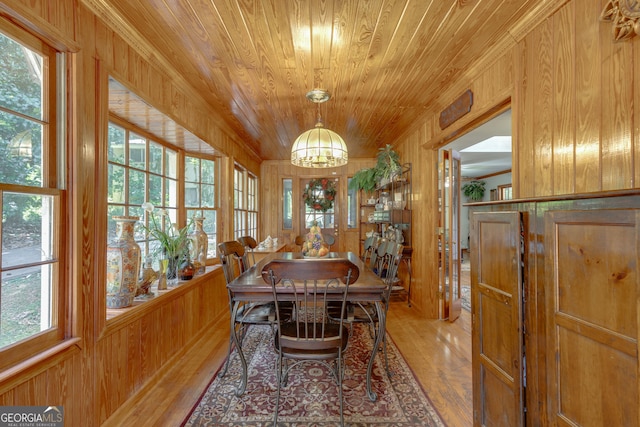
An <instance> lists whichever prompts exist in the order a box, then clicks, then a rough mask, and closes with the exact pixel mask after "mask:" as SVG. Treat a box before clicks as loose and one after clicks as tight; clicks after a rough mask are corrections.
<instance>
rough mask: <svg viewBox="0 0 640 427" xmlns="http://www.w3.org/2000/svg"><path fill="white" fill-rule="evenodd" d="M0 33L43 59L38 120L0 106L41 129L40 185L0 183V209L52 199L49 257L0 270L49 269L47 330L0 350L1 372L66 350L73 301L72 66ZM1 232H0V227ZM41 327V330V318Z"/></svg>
mask: <svg viewBox="0 0 640 427" xmlns="http://www.w3.org/2000/svg"><path fill="white" fill-rule="evenodd" d="M0 32H1V33H2V34H3V35H4V36H6V37H8V38H10V39H12V40H13V41H14V42H16V43H18V44H20V45H22V46H24V47H25V48H27V49H29V50H30V51H33V52H35V53H37V54H39V55H41V56H42V70H41V71H42V80H41V85H42V91H41V102H42V105H41V113H40V117H39V118H36V117H33V116H28V115H25V114H22V113H20V112H18V111H16V110H12V109H11V108H8V107H4V106H3V107H0V110H1V111H2V112H3V113H5V114H10V115H12V116H15V117H20V118H23V119H26V120H29V121H31V122H33V123H37V124H38V125H40V126H42V135H41V144H42V147H41V183H40V185H39V186H33V185H23V184H14V183H0V207H2V201H3V199H4V195H5V193H10V194H19V195H38V196H42V197H43V199H44V198H50V200H51V201H50V204H51V206H50V210H49V212H50V217H49V221H48V222H47V224H43V225H44V227H46V228H45V229H44V230H43V229H40V236H44V235H45V234H49V236H50V237H49V240H48V241H47V244H50V246H51V247H50V249H51V253H50V256H49V257H48V258H47V257H41V259H40V260H39V261H35V262H28V263H26V264H25V263H19V264H16V265H12V266H7V267H6V268H5V267H3V266H2V265H0V274H3V273H4V272H6V271H12V270H17V269H19V268H22V266H27V265H28V266H29V267H34V266H35V267H38V266H39V267H40V268H43V267H46V268H47V269H50V273H49V275H50V279H49V283H48V287H47V286H45V285H44V284H42V283H41V289H42V288H43V287H44V288H45V289H47V291H48V293H47V296H46V297H42V296H41V298H40V300H41V301H40V304H41V308H40V311H39V315H40V316H42V313H43V311H45V312H48V313H49V324H48V327H47V328H46V329H44V330H40V331H39V332H37V333H33V334H31V335H29V336H27V337H24V338H21V339H20V340H18V341H16V342H14V343H10V344H7V345H6V346H4V347H2V348H0V370H4V369H6V368H8V367H10V366H13V365H16V364H17V363H20V362H22V361H26V360H30V359H33V358H34V357H37V356H38V355H39V354H40V353H42V352H44V351H46V350H49V349H52V348H54V347H56V346H59V345H61V344H64V343H65V341H67V342H68V343H69V345H71V343H72V342H75V341H76V340H75V339H72V338H73V337H72V336H71V331H72V329H73V328H72V324H71V323H72V316H71V305H70V302H71V301H72V297H71V296H72V295H71V294H72V292H73V287H72V286H71V284H70V276H69V275H70V273H69V272H68V270H69V269H68V268H67V263H68V256H69V252H68V246H67V241H68V239H66V238H65V236H67V234H68V231H67V224H68V222H69V219H70V218H71V214H72V212H71V210H70V209H69V208H70V205H69V198H68V195H67V189H66V182H67V177H66V174H67V168H66V167H65V156H66V152H67V150H68V148H69V141H68V135H67V133H66V128H67V126H66V125H67V123H66V120H67V115H66V108H67V104H68V102H69V100H68V97H69V94H68V93H67V90H66V87H65V84H66V80H67V78H68V76H71V75H72V73H71V71H70V69H69V67H70V65H69V64H70V62H71V61H67V58H66V54H65V53H64V52H62V51H59V50H57V49H55V48H54V47H53V46H51V45H49V44H47V43H46V42H44V41H42V40H40V39H39V38H37V37H36V36H34V35H32V34H30V33H28V32H27V31H25V30H23V29H21V28H18V27H16V26H15V25H13V24H12V23H10V22H8V21H7V20H5V19H4V18H0ZM43 219H44V215H43ZM43 222H44V221H43ZM1 227H2V228H4V223H3V224H2V226H1ZM0 236H2V230H0ZM43 238H44V237H43ZM44 243H45V242H44V241H42V242H41V244H44ZM41 280H42V279H41ZM3 286H4V284H3ZM43 298H44V299H45V300H46V301H49V304H48V307H46V308H44V309H43V307H42V304H43ZM40 322H41V326H40V327H41V328H42V327H43V326H42V319H41V321H40Z"/></svg>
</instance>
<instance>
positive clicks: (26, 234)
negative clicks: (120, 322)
mask: <svg viewBox="0 0 640 427" xmlns="http://www.w3.org/2000/svg"><path fill="white" fill-rule="evenodd" d="M64 59H65V58H64V55H63V54H60V53H57V52H56V51H54V50H53V49H52V48H50V47H49V46H46V45H44V44H43V43H42V42H40V41H38V40H37V39H35V38H33V37H32V36H31V35H29V34H27V33H23V32H21V31H20V30H18V29H16V28H13V27H10V26H9V25H8V24H6V23H5V22H4V21H0V207H1V209H2V225H1V229H0V236H1V238H2V254H1V255H0V274H1V277H2V281H1V286H0V368H5V367H7V366H10V365H13V364H15V363H16V362H18V361H19V360H24V359H27V358H29V357H31V356H33V355H34V354H35V353H37V352H40V351H43V350H45V349H47V348H49V347H51V346H53V345H55V344H57V343H59V342H61V341H62V340H64V339H65V336H66V334H65V331H66V330H67V325H66V324H65V319H66V318H67V316H66V314H67V311H68V308H67V305H66V304H67V301H69V300H70V298H69V297H68V296H67V294H66V292H68V291H69V289H71V287H70V286H66V287H65V286H64V285H63V284H64V283H67V280H65V277H64V272H65V268H64V254H65V252H66V248H65V246H64V245H65V239H64V238H63V236H65V232H66V230H65V229H64V224H65V223H66V221H65V220H64V219H65V218H66V213H67V211H66V209H65V206H63V204H62V201H63V200H64V199H65V198H64V197H63V196H64V193H65V189H64V182H65V176H64V175H63V173H64V172H65V171H66V167H64V165H63V160H64V147H65V141H66V136H65V135H64V131H63V129H64V126H63V124H64V122H65V118H64V112H65V99H64V96H60V97H57V95H56V94H65V93H66V90H65V88H64V81H65V69H66V65H65V60H64Z"/></svg>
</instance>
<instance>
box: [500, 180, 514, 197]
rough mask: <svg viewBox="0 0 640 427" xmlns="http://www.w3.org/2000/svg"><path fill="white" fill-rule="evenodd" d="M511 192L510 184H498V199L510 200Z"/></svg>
mask: <svg viewBox="0 0 640 427" xmlns="http://www.w3.org/2000/svg"><path fill="white" fill-rule="evenodd" d="M512 194H513V193H512V188H511V184H505V185H498V200H511V199H512V198H513V197H512Z"/></svg>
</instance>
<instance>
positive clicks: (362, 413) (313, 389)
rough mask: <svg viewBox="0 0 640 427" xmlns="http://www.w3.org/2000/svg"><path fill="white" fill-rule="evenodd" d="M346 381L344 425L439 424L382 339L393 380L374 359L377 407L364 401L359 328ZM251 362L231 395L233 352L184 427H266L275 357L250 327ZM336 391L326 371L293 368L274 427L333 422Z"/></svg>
mask: <svg viewBox="0 0 640 427" xmlns="http://www.w3.org/2000/svg"><path fill="white" fill-rule="evenodd" d="M354 328H356V329H354V331H353V335H352V337H351V340H350V343H349V348H348V349H347V359H346V363H347V368H346V371H345V378H344V383H343V385H344V387H343V390H344V392H343V394H344V418H345V425H349V426H381V427H382V426H407V427H408V426H411V427H414V426H444V423H443V422H442V420H441V419H440V416H439V415H438V413H437V412H436V410H435V409H434V407H433V405H432V404H431V401H430V400H429V398H428V397H427V395H426V394H425V393H424V391H423V390H422V388H421V387H420V385H419V384H418V382H417V381H416V379H415V377H414V376H413V373H412V372H411V369H410V368H409V367H408V365H407V363H406V361H405V360H404V358H403V357H402V356H401V355H400V353H399V352H398V349H397V348H396V346H395V345H394V344H393V342H392V341H391V339H388V354H389V368H390V370H391V371H392V373H393V375H392V377H391V379H389V377H388V376H387V374H386V371H385V369H384V356H383V355H382V354H381V353H379V357H377V360H376V363H375V365H374V369H373V376H372V384H373V390H374V391H375V392H376V393H377V394H378V399H377V401H376V402H371V401H370V400H369V398H368V397H367V395H366V370H367V364H368V362H369V354H370V350H369V349H370V348H371V346H372V340H371V337H370V335H369V332H368V329H367V328H366V326H365V325H358V324H357V325H354ZM243 348H244V349H245V355H246V356H247V363H248V364H249V380H248V384H247V390H246V392H245V393H244V394H243V395H242V396H240V397H236V396H235V394H234V391H235V389H236V386H237V384H238V382H239V379H240V372H241V369H240V361H239V360H238V358H237V355H235V352H234V353H233V354H232V363H231V365H230V366H229V372H227V375H225V376H224V377H223V378H220V377H219V376H218V375H216V377H214V379H213V381H212V382H211V384H210V385H209V387H208V388H207V390H206V391H205V392H204V394H203V395H202V397H201V399H200V402H199V403H197V404H196V406H195V407H194V409H193V411H192V413H191V414H190V416H189V417H188V418H187V419H186V420H185V421H184V422H183V424H182V425H183V426H270V425H272V424H273V411H274V408H275V399H276V387H275V359H276V357H275V352H274V350H273V336H272V334H271V332H270V330H269V328H268V327H265V326H252V327H251V328H250V329H249V332H248V333H247V336H246V337H245V341H244V346H243ZM337 400H338V390H337V385H336V383H335V380H334V379H333V377H331V376H330V374H329V372H328V371H327V369H326V368H324V367H323V366H321V365H319V364H315V363H305V364H302V365H299V366H298V367H296V368H294V369H293V370H292V371H291V372H290V374H289V382H288V384H287V386H286V387H284V388H283V389H282V391H281V396H280V411H279V415H278V425H279V426H287V427H293V426H297V427H302V426H336V425H338V424H339V420H340V416H339V402H338V401H337Z"/></svg>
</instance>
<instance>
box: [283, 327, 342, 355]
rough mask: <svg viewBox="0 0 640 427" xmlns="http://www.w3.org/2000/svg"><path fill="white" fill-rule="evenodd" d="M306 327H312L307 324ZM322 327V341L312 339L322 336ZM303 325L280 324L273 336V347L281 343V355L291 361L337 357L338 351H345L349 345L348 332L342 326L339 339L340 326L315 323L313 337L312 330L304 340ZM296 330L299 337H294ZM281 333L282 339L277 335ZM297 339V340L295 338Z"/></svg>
mask: <svg viewBox="0 0 640 427" xmlns="http://www.w3.org/2000/svg"><path fill="white" fill-rule="evenodd" d="M308 326H312V325H311V324H308ZM323 326H324V328H325V331H324V339H320V338H317V339H314V338H313V337H314V336H316V337H319V336H321V335H322V332H321V329H322V327H323ZM304 327H305V325H304V324H302V323H300V324H299V325H297V324H296V323H295V322H286V323H283V324H282V327H281V330H280V331H277V332H276V334H275V346H276V350H277V349H278V343H279V342H281V343H282V355H283V356H285V357H288V358H291V359H298V358H300V359H315V360H326V359H335V358H336V357H338V350H342V351H344V350H346V348H347V345H348V343H349V330H348V329H347V327H346V326H344V325H343V326H342V337H340V325H339V324H336V323H316V324H315V328H316V331H315V335H314V333H313V330H309V331H308V338H305V330H304ZM296 328H297V329H299V335H296ZM280 333H282V337H280V336H279V334H280ZM297 337H299V338H297Z"/></svg>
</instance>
